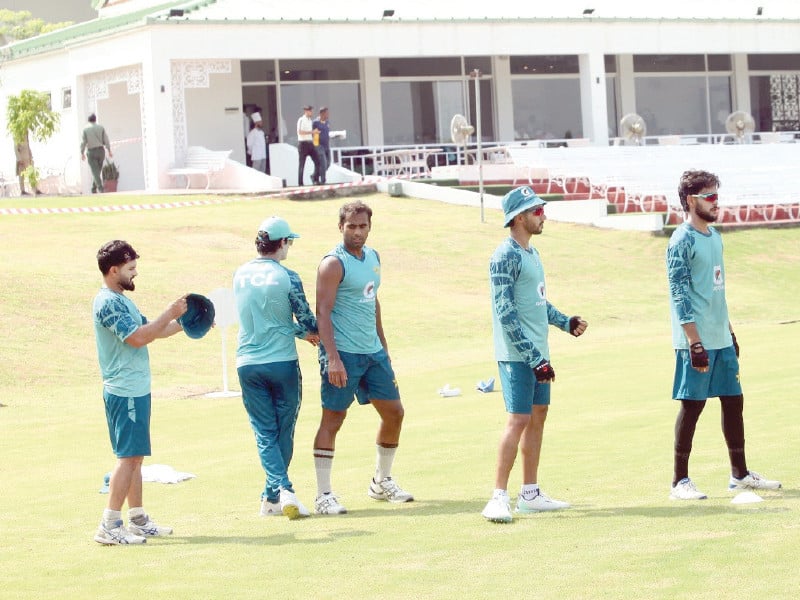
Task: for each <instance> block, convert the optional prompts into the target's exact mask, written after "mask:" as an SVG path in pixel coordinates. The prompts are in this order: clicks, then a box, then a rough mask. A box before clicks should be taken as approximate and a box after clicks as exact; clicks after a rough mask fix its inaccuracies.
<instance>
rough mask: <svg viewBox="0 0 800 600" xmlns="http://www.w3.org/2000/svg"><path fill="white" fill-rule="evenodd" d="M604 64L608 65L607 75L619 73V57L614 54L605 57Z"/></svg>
mask: <svg viewBox="0 0 800 600" xmlns="http://www.w3.org/2000/svg"><path fill="white" fill-rule="evenodd" d="M603 59H604V62H605V64H606V73H616V72H617V57H616V56H614V55H613V54H606V55H605V56H604V57H603Z"/></svg>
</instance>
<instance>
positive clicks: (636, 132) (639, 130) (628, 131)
mask: <svg viewBox="0 0 800 600" xmlns="http://www.w3.org/2000/svg"><path fill="white" fill-rule="evenodd" d="M619 129H620V133H621V134H622V137H624V138H625V139H626V140H627V141H629V142H631V143H633V144H635V145H636V146H641V145H642V141H643V139H644V135H645V133H647V125H645V122H644V119H643V118H642V117H641V116H639V115H637V114H636V113H628V114H627V115H625V116H624V117H622V119H621V120H620V122H619Z"/></svg>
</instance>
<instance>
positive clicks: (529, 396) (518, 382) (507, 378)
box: [497, 361, 551, 415]
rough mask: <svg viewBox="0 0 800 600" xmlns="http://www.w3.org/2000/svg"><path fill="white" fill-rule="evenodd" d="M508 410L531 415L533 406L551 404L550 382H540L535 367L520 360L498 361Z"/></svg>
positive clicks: (513, 412)
mask: <svg viewBox="0 0 800 600" xmlns="http://www.w3.org/2000/svg"><path fill="white" fill-rule="evenodd" d="M497 369H498V371H500V385H501V386H503V400H504V401H505V403H506V412H508V413H512V414H520V415H529V414H530V413H531V410H533V406H534V405H535V404H536V405H540V406H547V405H549V404H550V386H551V384H549V383H539V382H538V381H536V375H534V374H533V369H531V368H530V367H529V366H528V365H526V364H525V363H523V362H519V361H498V363H497Z"/></svg>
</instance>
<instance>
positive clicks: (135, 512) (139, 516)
mask: <svg viewBox="0 0 800 600" xmlns="http://www.w3.org/2000/svg"><path fill="white" fill-rule="evenodd" d="M146 518H147V514H146V513H145V512H144V509H143V508H142V507H141V506H134V507H133V508H131V509H128V521H133V522H134V523H136V524H137V525H144V524H145V523H146V522H147V521H146Z"/></svg>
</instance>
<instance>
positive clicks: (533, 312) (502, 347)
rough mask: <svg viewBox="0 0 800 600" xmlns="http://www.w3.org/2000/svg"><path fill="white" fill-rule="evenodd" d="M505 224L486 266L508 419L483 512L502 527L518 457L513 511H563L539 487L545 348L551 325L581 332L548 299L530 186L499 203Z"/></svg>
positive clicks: (538, 209) (546, 392)
mask: <svg viewBox="0 0 800 600" xmlns="http://www.w3.org/2000/svg"><path fill="white" fill-rule="evenodd" d="M502 204H503V214H504V225H505V226H506V227H508V228H509V229H510V235H509V237H508V238H506V240H504V241H503V243H501V244H500V246H498V248H497V250H495V252H494V254H493V255H492V259H491V262H490V264H489V278H490V284H491V293H492V329H493V331H494V347H495V359H496V360H497V365H498V369H499V371H500V382H501V384H502V386H503V399H504V401H505V407H506V412H507V413H508V420H507V423H506V427H505V430H504V431H503V434H502V436H501V439H500V448H499V450H498V453H497V470H496V474H495V486H494V487H495V490H494V493H493V494H492V498H491V499H490V500H489V502H488V503H487V504H486V507H485V508H484V509H483V513H482V514H483V516H484V518H485V519H487V520H489V521H493V522H496V523H507V522H510V521H511V520H512V517H511V499H510V498H509V496H508V491H507V489H508V479H509V476H510V474H511V467H513V466H514V460H515V459H516V456H517V448H518V447H519V448H520V449H521V453H522V488H521V490H520V494H519V498H518V500H517V505H516V510H517V512H518V513H534V512H540V511H544V510H558V509H562V508H569V504H567V503H566V502H561V501H559V500H553V499H552V498H550V497H548V496H547V495H546V494H545V493H544V492H542V491H541V489H539V484H538V470H539V456H540V454H541V449H542V434H543V433H544V421H545V418H546V417H547V408H548V405H549V404H550V388H551V387H552V386H551V384H552V382H554V381H555V379H556V374H555V371H554V370H553V367H552V365H551V364H550V350H549V347H548V344H547V335H548V330H549V326H550V325H553V326H555V327H558V328H559V329H561V330H563V331H568V332H570V333H571V334H572V335H574V336H576V337H577V336H579V335H581V334H582V333H583V332H584V331H585V330H586V327H587V323H586V321H584V320H583V319H581V318H580V317H577V316H575V317H568V316H566V315H565V314H563V313H562V312H560V311H559V310H558V309H556V307H555V306H553V305H552V304H550V302H548V300H547V293H546V286H545V279H544V268H543V266H542V262H541V260H540V258H539V253H538V252H537V250H536V248H534V247H533V246H532V245H531V244H530V239H531V237H532V236H534V235H539V234H541V233H542V229H543V228H544V222H545V221H546V220H547V217H546V216H545V214H544V205H545V202H544V200H542V199H541V198H539V196H537V195H536V193H535V192H534V191H533V190H532V189H531V188H529V187H527V186H523V187H519V188H516V189H514V190H511V191H510V192H509V193H508V194H506V195H505V196H504V197H503V203H502Z"/></svg>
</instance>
